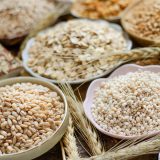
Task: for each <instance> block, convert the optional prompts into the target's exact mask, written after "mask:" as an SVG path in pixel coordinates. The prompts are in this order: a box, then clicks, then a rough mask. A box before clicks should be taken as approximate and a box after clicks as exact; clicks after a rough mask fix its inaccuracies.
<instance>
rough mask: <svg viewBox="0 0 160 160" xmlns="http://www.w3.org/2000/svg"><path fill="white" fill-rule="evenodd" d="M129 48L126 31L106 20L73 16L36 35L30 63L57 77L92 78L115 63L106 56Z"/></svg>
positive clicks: (39, 70)
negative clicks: (107, 60)
mask: <svg viewBox="0 0 160 160" xmlns="http://www.w3.org/2000/svg"><path fill="white" fill-rule="evenodd" d="M122 50H123V51H124V50H128V46H127V41H126V39H125V37H124V35H123V32H122V31H121V32H120V31H117V30H116V29H114V28H113V27H111V26H110V25H109V24H108V23H107V22H105V21H90V20H71V21H68V22H63V23H60V24H58V25H56V26H55V27H53V28H51V29H49V30H48V31H46V32H44V33H41V34H39V35H38V36H37V37H35V41H34V43H33V44H32V46H31V48H30V49H29V60H28V66H29V67H30V68H31V69H32V71H33V72H35V73H37V74H38V75H41V76H43V77H46V78H49V79H54V80H57V81H74V80H82V79H88V78H91V77H94V76H98V75H101V74H103V73H104V72H105V71H106V69H108V68H109V67H112V66H111V65H110V64H106V61H105V59H104V58H99V57H100V56H104V55H105V56H107V55H108V56H109V55H110V54H112V53H113V52H116V51H122Z"/></svg>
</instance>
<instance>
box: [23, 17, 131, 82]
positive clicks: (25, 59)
mask: <svg viewBox="0 0 160 160" xmlns="http://www.w3.org/2000/svg"><path fill="white" fill-rule="evenodd" d="M84 21H89V20H86V19H84ZM62 23H63V22H62ZM97 23H108V22H106V21H102V20H97ZM109 24H110V25H111V26H112V27H113V28H114V29H116V30H117V31H119V32H123V30H122V28H121V27H120V26H119V25H117V24H112V23H109ZM46 31H47V30H46ZM46 31H42V32H40V33H39V34H43V33H45V32H46ZM123 34H124V37H125V39H126V42H127V50H130V49H131V48H132V41H131V40H130V39H129V37H128V35H127V34H126V33H124V32H123ZM34 42H35V39H34V38H32V39H30V40H29V41H28V43H27V45H26V47H25V48H24V50H23V52H22V60H23V66H24V68H25V70H26V71H27V72H28V73H29V74H30V75H32V76H33V77H37V78H41V79H43V80H46V81H49V82H52V83H59V82H58V81H57V80H53V79H49V78H45V77H42V76H40V75H39V74H37V73H35V72H33V71H32V69H31V68H29V67H28V64H27V62H28V59H29V49H30V48H31V47H32V46H33V45H34ZM124 54H125V51H124ZM118 66H119V64H118V65H117V66H115V67H113V69H111V70H109V71H106V72H104V73H103V74H101V75H98V76H94V77H91V78H89V79H83V80H75V81H67V83H70V84H80V83H83V82H87V81H91V80H93V79H96V78H100V77H103V76H105V75H107V74H109V73H110V72H111V71H113V70H114V69H115V68H117V67H118ZM61 83H66V81H65V82H64V81H63V82H61Z"/></svg>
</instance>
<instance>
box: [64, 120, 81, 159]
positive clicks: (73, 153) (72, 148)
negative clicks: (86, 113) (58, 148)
mask: <svg viewBox="0 0 160 160" xmlns="http://www.w3.org/2000/svg"><path fill="white" fill-rule="evenodd" d="M62 144H63V146H62V147H63V148H64V151H65V153H66V155H67V158H68V159H69V160H74V159H75V160H79V159H80V156H79V154H78V148H77V145H76V138H75V136H74V126H73V121H72V118H71V117H70V119H69V126H68V129H67V131H66V133H65V135H64V137H63V139H62Z"/></svg>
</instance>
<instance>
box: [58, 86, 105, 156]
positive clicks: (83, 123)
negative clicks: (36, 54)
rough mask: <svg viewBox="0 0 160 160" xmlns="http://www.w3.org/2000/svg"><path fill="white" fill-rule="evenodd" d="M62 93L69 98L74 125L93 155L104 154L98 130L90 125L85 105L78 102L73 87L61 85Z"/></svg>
mask: <svg viewBox="0 0 160 160" xmlns="http://www.w3.org/2000/svg"><path fill="white" fill-rule="evenodd" d="M60 87H61V89H62V91H63V92H64V94H65V96H66V97H67V101H68V105H69V108H70V112H71V115H72V117H73V121H74V125H75V126H76V128H77V129H78V131H79V132H80V133H81V135H82V138H83V139H84V140H85V142H86V144H87V145H88V147H89V149H90V151H91V154H92V155H99V154H102V153H103V152H104V149H103V146H102V144H101V141H100V139H99V136H98V134H97V132H96V129H95V128H93V126H92V125H91V124H90V122H89V121H88V120H87V118H86V117H85V115H84V111H83V104H82V103H81V102H79V101H78V100H77V97H76V96H75V94H74V91H73V90H72V88H71V86H70V85H69V84H61V85H60Z"/></svg>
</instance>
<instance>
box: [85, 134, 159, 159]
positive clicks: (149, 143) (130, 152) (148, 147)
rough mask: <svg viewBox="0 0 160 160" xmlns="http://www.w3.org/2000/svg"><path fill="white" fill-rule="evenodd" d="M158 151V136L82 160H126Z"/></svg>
mask: <svg viewBox="0 0 160 160" xmlns="http://www.w3.org/2000/svg"><path fill="white" fill-rule="evenodd" d="M159 151H160V135H159V136H156V137H155V138H151V139H149V140H145V141H142V142H140V143H138V144H136V145H134V140H133V145H132V146H131V145H130V146H128V147H125V148H122V149H119V150H115V151H114V150H113V151H112V152H106V153H104V154H102V155H99V156H94V157H90V158H83V160H128V159H132V158H135V157H138V156H141V155H146V154H152V153H158V152H159Z"/></svg>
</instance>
